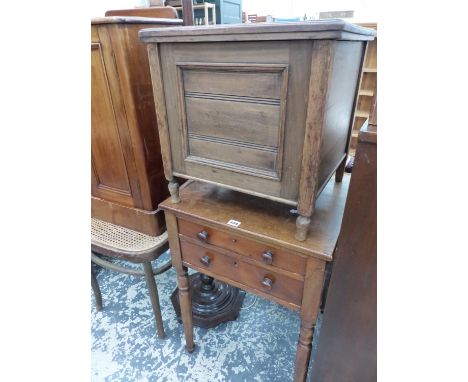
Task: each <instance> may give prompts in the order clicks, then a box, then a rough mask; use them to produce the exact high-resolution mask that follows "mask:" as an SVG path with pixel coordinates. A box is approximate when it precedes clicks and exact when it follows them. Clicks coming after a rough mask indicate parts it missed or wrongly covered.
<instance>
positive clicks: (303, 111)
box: [140, 20, 375, 241]
mask: <svg viewBox="0 0 468 382" xmlns="http://www.w3.org/2000/svg"><path fill="white" fill-rule="evenodd" d="M374 34H375V31H374V30H371V29H366V28H362V27H358V26H356V25H353V24H349V23H346V22H343V21H340V20H328V21H316V22H304V23H288V24H257V25H250V24H243V25H233V26H229V27H227V26H224V25H220V26H212V27H177V28H174V27H173V28H164V29H144V30H142V31H140V39H141V40H142V41H143V42H145V43H148V44H149V46H148V52H149V61H150V69H151V76H152V82H153V92H154V97H155V104H156V114H157V118H158V128H159V134H160V141H161V146H162V150H163V162H164V169H165V176H166V178H167V179H168V180H169V182H170V184H169V190H170V192H171V196H172V200H173V202H176V203H177V202H178V201H179V195H178V185H177V183H176V182H175V181H174V176H178V177H181V178H187V179H197V180H202V181H205V182H209V183H213V184H217V185H221V186H224V187H228V188H231V189H234V190H237V191H241V192H244V193H248V194H253V195H257V196H261V197H263V198H267V199H271V200H274V201H279V202H282V203H286V204H290V205H292V206H297V210H298V214H299V216H298V219H297V231H296V239H298V240H301V241H303V240H305V238H306V236H307V230H308V226H309V223H310V216H311V215H312V213H313V211H314V204H315V200H316V198H317V196H318V195H319V194H320V192H321V191H322V189H323V188H324V187H325V185H326V183H327V182H328V180H329V179H330V178H331V176H332V175H333V174H334V173H335V171H336V172H337V174H338V175H337V180H338V181H341V178H342V174H343V170H344V165H345V161H346V155H347V150H348V143H349V139H350V129H351V125H352V117H353V113H354V103H355V99H356V92H357V89H358V84H359V79H360V73H361V66H362V62H363V57H364V54H365V48H366V41H368V40H372V39H373V38H374Z"/></svg>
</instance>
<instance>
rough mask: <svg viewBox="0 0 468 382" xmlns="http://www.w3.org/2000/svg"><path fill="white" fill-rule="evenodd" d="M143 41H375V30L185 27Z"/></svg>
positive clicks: (311, 24)
mask: <svg viewBox="0 0 468 382" xmlns="http://www.w3.org/2000/svg"><path fill="white" fill-rule="evenodd" d="M139 34H140V39H141V41H143V42H146V43H152V42H201V41H259V40H305V39H326V40H360V41H363V40H373V39H374V36H375V34H376V32H375V30H374V29H370V28H364V27H360V26H358V25H355V24H351V23H348V22H346V21H343V20H335V19H330V20H316V21H304V22H295V23H258V24H231V25H225V24H224V25H212V26H204V27H203V26H182V27H173V28H164V29H153V28H149V29H143V30H141V31H140V33H139Z"/></svg>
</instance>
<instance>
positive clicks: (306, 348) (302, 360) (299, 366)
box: [294, 320, 315, 382]
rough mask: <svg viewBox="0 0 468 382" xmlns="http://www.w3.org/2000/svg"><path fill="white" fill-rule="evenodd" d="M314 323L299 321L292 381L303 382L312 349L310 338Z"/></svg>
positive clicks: (312, 334) (311, 337) (312, 333)
mask: <svg viewBox="0 0 468 382" xmlns="http://www.w3.org/2000/svg"><path fill="white" fill-rule="evenodd" d="M314 328H315V325H314V324H311V323H308V322H305V321H304V320H303V321H302V322H301V332H300V334H299V340H298V342H297V351H296V365H295V367H294V382H304V381H305V380H306V377H307V370H308V368H309V361H310V353H311V351H312V339H313V336H314Z"/></svg>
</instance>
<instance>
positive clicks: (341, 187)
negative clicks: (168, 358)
mask: <svg viewBox="0 0 468 382" xmlns="http://www.w3.org/2000/svg"><path fill="white" fill-rule="evenodd" d="M348 184H349V177H348V176H345V177H344V180H343V182H342V183H335V182H330V183H329V184H328V185H327V186H326V187H325V189H324V191H323V192H322V194H321V196H320V197H319V198H318V200H317V204H316V211H315V213H314V215H313V217H312V219H311V224H310V229H309V233H308V236H307V239H306V240H305V241H303V242H300V241H297V240H295V239H294V231H295V229H296V224H295V216H294V215H295V214H294V212H293V213H291V212H292V211H291V207H290V206H287V205H284V204H282V203H278V202H275V201H271V200H266V199H262V198H259V197H257V196H253V195H248V194H245V193H241V192H238V191H234V190H230V189H227V188H222V187H219V186H215V185H212V184H208V183H204V182H199V181H189V182H187V183H186V184H185V185H184V186H182V187H181V189H180V199H181V201H180V203H177V204H174V203H172V202H171V201H170V199H168V200H166V201H164V202H163V203H161V204H160V208H161V209H163V210H164V211H165V215H166V224H167V230H168V233H169V245H170V249H171V256H172V263H173V265H174V267H175V268H176V271H177V283H178V287H179V301H180V308H181V316H182V322H183V325H184V331H185V340H186V349H187V350H188V351H189V352H192V351H193V350H194V348H195V344H194V340H193V324H192V307H191V299H190V291H189V289H190V283H189V278H188V273H187V271H188V267H190V268H192V269H195V270H197V271H199V272H201V273H204V274H206V275H208V276H211V277H214V278H215V279H218V280H220V281H223V282H225V283H227V284H230V285H233V286H235V287H238V288H241V289H243V290H246V291H248V292H250V293H253V294H256V295H258V296H260V297H263V298H266V299H268V300H272V301H275V302H277V303H279V304H281V305H284V306H286V307H288V308H290V309H293V310H295V311H298V312H299V313H300V316H301V328H300V334H299V340H298V344H297V352H296V363H295V371H294V380H295V381H305V379H306V376H307V369H308V365H309V360H310V354H311V347H312V338H313V332H314V328H315V323H316V319H317V314H318V311H319V306H320V302H321V296H322V291H323V286H324V279H325V266H326V264H327V262H330V261H332V255H333V251H334V248H335V244H336V241H337V238H338V234H339V231H340V226H341V220H342V216H343V210H344V204H345V199H346V193H347V190H348ZM296 214H297V212H296Z"/></svg>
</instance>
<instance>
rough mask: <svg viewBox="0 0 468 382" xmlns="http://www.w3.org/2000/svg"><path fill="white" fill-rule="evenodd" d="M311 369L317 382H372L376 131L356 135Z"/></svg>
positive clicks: (369, 129) (374, 375)
mask: <svg viewBox="0 0 468 382" xmlns="http://www.w3.org/2000/svg"><path fill="white" fill-rule="evenodd" d="M334 256H335V262H334V267H333V272H332V275H331V281H330V285H329V287H328V296H327V302H326V305H325V313H324V317H323V323H322V329H321V333H320V340H319V346H318V352H317V356H316V358H315V362H314V367H313V371H312V380H314V381H318V382H335V381H340V382H341V381H342V382H355V381H360V382H374V381H376V380H377V132H376V126H374V125H369V126H366V127H364V128H363V129H362V130H361V132H360V135H359V142H358V147H357V151H356V159H355V162H354V166H353V176H352V179H351V185H350V190H349V194H348V200H347V202H346V210H345V215H344V218H343V225H342V230H341V234H340V237H339V239H338V243H337V247H336V251H335V255H334Z"/></svg>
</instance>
